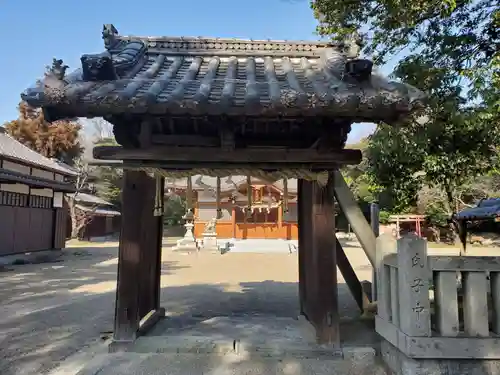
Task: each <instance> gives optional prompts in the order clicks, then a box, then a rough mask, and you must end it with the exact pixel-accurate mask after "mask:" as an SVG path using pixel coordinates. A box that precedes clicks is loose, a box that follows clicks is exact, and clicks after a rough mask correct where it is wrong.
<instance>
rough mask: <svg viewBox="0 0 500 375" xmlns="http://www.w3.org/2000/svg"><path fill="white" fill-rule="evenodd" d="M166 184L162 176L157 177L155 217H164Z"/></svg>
mask: <svg viewBox="0 0 500 375" xmlns="http://www.w3.org/2000/svg"><path fill="white" fill-rule="evenodd" d="M163 183H164V180H163V177H162V176H160V175H157V176H156V191H155V207H154V210H153V215H154V216H161V215H163V199H164V197H163V194H162V191H163V189H162V184H163Z"/></svg>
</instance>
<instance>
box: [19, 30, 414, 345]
mask: <svg viewBox="0 0 500 375" xmlns="http://www.w3.org/2000/svg"><path fill="white" fill-rule="evenodd" d="M103 39H104V42H105V47H106V51H105V52H104V53H102V54H98V55H84V56H82V58H81V61H82V70H81V73H79V72H75V73H72V74H69V75H66V74H65V71H66V68H67V67H65V66H64V65H63V63H62V61H60V60H54V64H53V67H52V69H50V70H49V71H48V72H47V74H46V77H45V79H44V80H43V81H42V82H41V83H39V84H38V86H36V87H34V88H30V89H28V90H27V91H26V92H25V93H24V94H23V95H22V97H23V99H24V100H26V101H27V102H28V103H29V104H31V105H33V106H37V107H42V108H43V111H44V114H45V117H46V119H47V120H48V121H55V120H58V119H62V118H72V117H93V116H101V117H104V118H105V119H106V120H107V121H109V122H111V123H112V124H113V125H114V134H115V139H116V141H117V142H118V143H119V144H120V146H101V147H96V148H95V149H94V157H95V158H96V159H101V160H115V161H116V160H122V161H123V168H124V186H123V193H122V200H123V204H122V207H123V208H122V230H121V236H120V245H119V264H118V284H117V293H116V315H115V329H114V337H113V338H114V342H113V348H115V349H117V348H120V347H121V346H123V345H125V346H126V345H128V344H130V343H132V342H133V341H134V340H135V338H136V337H137V335H139V334H141V333H143V332H145V331H146V330H147V328H148V327H150V326H151V325H152V324H154V323H155V322H156V321H157V320H158V319H159V318H160V317H162V316H163V315H164V310H163V309H162V308H161V307H160V300H159V290H160V273H161V272H160V264H161V261H160V255H161V242H162V241H161V238H162V226H161V222H162V218H161V215H162V212H161V211H162V210H161V208H160V207H155V202H156V204H157V205H158V204H159V203H160V202H161V201H162V200H161V199H159V198H158V197H163V190H162V189H163V182H162V180H163V178H164V177H165V176H170V177H176V178H184V177H189V176H191V175H194V174H206V175H212V176H227V175H232V174H240V175H241V174H243V175H248V176H255V177H259V178H260V177H262V178H265V179H269V180H277V179H286V178H298V179H299V187H298V205H299V207H298V211H299V213H298V225H299V290H300V292H299V295H300V297H299V298H300V304H301V310H302V313H303V314H304V315H305V316H306V317H307V319H308V320H309V321H310V322H311V324H312V325H313V326H314V328H315V329H316V333H317V340H318V342H319V343H322V344H329V345H331V346H332V347H338V346H339V345H340V337H339V316H338V306H337V304H338V298H337V273H336V270H337V266H338V267H339V269H340V270H341V272H342V273H343V275H344V278H345V279H346V280H347V282H348V285H349V287H350V288H351V291H353V293H354V294H355V297H356V300H357V302H358V304H359V305H360V307H363V305H364V303H365V302H364V301H365V300H366V297H365V296H364V294H363V293H362V288H361V285H360V283H359V280H357V278H356V275H355V273H354V271H353V270H352V267H351V266H350V264H349V262H348V260H347V257H346V256H345V254H344V252H343V251H342V248H341V246H340V244H339V243H338V241H337V239H336V236H335V222H334V195H336V196H337V199H338V201H339V204H340V206H341V207H342V209H343V210H344V211H345V212H346V215H347V216H348V218H349V216H350V217H351V218H350V219H349V220H350V221H351V219H352V220H354V221H356V220H359V215H362V214H361V211H360V210H359V207H357V205H356V203H355V201H354V199H353V197H352V194H351V193H350V191H349V189H348V188H347V185H345V181H344V180H343V178H342V177H341V175H340V172H338V169H339V168H340V167H341V166H342V165H345V164H356V163H359V161H360V160H361V153H360V151H359V150H349V149H344V145H345V142H346V139H347V135H348V133H349V131H350V128H351V124H352V123H353V122H355V121H385V122H393V121H395V120H397V119H399V118H401V117H402V116H406V115H408V114H409V113H410V112H411V111H412V110H414V109H415V108H418V107H419V106H420V104H421V99H422V95H421V93H420V92H418V90H416V89H414V88H412V87H410V86H407V85H404V84H401V83H396V82H389V81H387V80H386V79H384V78H383V77H380V76H378V75H375V74H372V63H371V62H370V61H368V60H364V59H359V58H357V54H356V53H354V54H353V51H359V47H358V46H357V45H355V44H352V45H347V44H346V45H344V46H340V45H332V44H330V43H325V42H285V41H270V40H267V41H255V40H235V39H207V38H167V37H159V38H151V37H148V38H141V37H122V36H120V35H118V32H117V30H116V29H115V28H114V27H113V26H112V25H106V26H104V28H103ZM349 194H350V195H349ZM155 197H157V198H156V199H155ZM356 209H357V210H358V211H359V212H358V211H356ZM346 210H347V211H346ZM363 220H364V218H363ZM365 223H366V221H365ZM361 225H362V224H361ZM366 225H367V228H368V231H369V232H370V233H371V237H370V236H369V235H368V237H367V235H366V234H365V233H363V229H362V227H360V226H359V225H358V227H357V228H358V231H357V232H356V234H357V235H358V237H359V238H360V241H361V242H362V245H363V246H364V248H365V249H369V248H370V246H372V248H373V249H372V250H370V251H368V250H367V253H368V255H369V258H370V260H371V261H372V263H373V262H374V258H375V257H374V252H375V250H374V246H375V241H374V236H373V233H372V232H371V229H370V227H369V225H368V224H367V223H366ZM358 232H359V233H358ZM371 241H373V243H372V244H371V245H370V244H369V242H371ZM363 242H365V243H363ZM365 245H366V246H365ZM370 252H371V253H370Z"/></svg>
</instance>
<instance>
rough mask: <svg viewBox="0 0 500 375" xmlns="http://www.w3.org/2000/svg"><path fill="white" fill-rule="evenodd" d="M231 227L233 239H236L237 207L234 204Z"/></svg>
mask: <svg viewBox="0 0 500 375" xmlns="http://www.w3.org/2000/svg"><path fill="white" fill-rule="evenodd" d="M231 226H232V229H233V238H236V206H235V205H234V204H233V206H232V208H231Z"/></svg>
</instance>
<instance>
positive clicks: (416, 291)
mask: <svg viewBox="0 0 500 375" xmlns="http://www.w3.org/2000/svg"><path fill="white" fill-rule="evenodd" d="M397 246H398V294H399V312H400V314H399V326H400V329H401V331H403V332H404V333H405V334H407V335H408V336H414V337H425V336H430V333H431V316H430V299H429V280H430V277H431V272H430V270H429V265H428V262H427V241H426V240H424V239H422V238H419V237H417V236H415V235H413V234H411V235H405V236H403V237H402V238H400V239H399V240H398V242H397Z"/></svg>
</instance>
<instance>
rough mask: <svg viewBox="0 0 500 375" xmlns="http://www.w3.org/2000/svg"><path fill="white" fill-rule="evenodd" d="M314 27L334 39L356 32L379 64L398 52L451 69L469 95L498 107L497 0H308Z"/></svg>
mask: <svg viewBox="0 0 500 375" xmlns="http://www.w3.org/2000/svg"><path fill="white" fill-rule="evenodd" d="M311 7H312V9H313V11H314V14H315V16H316V17H317V19H318V20H319V26H318V28H317V31H318V33H319V34H320V35H323V36H330V37H332V38H333V39H336V40H337V41H343V40H345V39H346V38H347V37H350V36H352V35H353V34H354V33H357V34H359V35H360V36H361V39H362V44H363V46H364V49H363V51H364V52H365V53H366V54H368V55H371V56H373V58H374V59H375V61H376V63H378V64H381V63H384V62H386V61H388V60H389V59H392V58H394V57H395V56H397V55H398V54H399V53H401V52H405V53H406V54H407V55H408V59H407V62H412V63H416V64H422V63H424V64H429V65H430V66H434V67H436V68H439V69H444V70H446V71H448V72H454V76H455V78H456V80H461V79H463V78H464V77H465V78H467V79H468V80H469V82H470V83H471V86H470V87H471V90H470V92H469V94H470V95H471V96H472V97H474V96H482V97H483V98H485V97H489V99H488V101H489V102H490V104H491V105H495V106H496V108H497V109H498V105H499V102H498V89H499V67H500V60H499V51H500V4H499V3H498V1H496V0H444V1H443V0H415V1H410V2H404V3H403V2H399V1H394V0H374V1H335V0H311Z"/></svg>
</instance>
